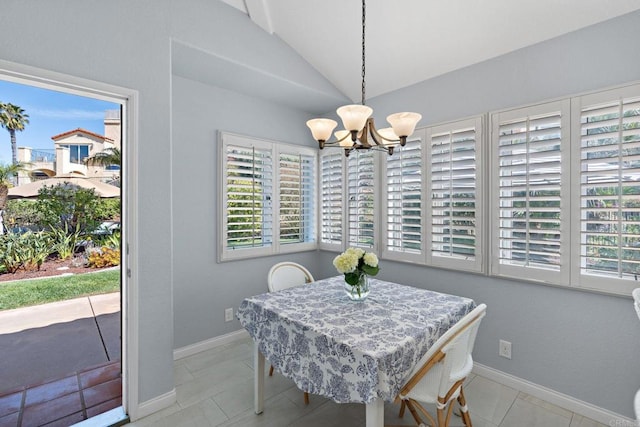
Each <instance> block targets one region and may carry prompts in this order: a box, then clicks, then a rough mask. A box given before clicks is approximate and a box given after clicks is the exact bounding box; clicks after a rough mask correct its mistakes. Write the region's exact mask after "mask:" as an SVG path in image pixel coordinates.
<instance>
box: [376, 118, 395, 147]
mask: <svg viewBox="0 0 640 427" xmlns="http://www.w3.org/2000/svg"><path fill="white" fill-rule="evenodd" d="M370 129H371V136H372V137H373V140H374V141H375V143H376V144H378V145H382V146H385V145H386V144H385V142H384V141H387V142H390V143H393V144H395V143H398V142H400V138H398V139H389V138H385V137H384V136H382V135H381V134H380V133H378V130H377V129H376V127H375V126H374V125H373V119H371V128H370ZM378 138H380V140H381V141H382V142H379V141H378Z"/></svg>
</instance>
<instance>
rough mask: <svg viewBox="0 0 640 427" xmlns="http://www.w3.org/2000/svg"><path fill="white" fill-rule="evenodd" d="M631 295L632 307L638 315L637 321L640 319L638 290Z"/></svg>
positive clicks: (639, 291) (639, 295)
mask: <svg viewBox="0 0 640 427" xmlns="http://www.w3.org/2000/svg"><path fill="white" fill-rule="evenodd" d="M631 295H633V306H634V307H635V309H636V313H637V314H638V319H640V288H635V289H634V290H633V292H631Z"/></svg>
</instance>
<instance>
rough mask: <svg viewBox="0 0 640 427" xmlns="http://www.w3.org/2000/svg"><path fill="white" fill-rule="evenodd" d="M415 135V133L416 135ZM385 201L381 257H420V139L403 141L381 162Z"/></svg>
mask: <svg viewBox="0 0 640 427" xmlns="http://www.w3.org/2000/svg"><path fill="white" fill-rule="evenodd" d="M418 133H419V132H418ZM384 165H385V167H384V172H385V182H386V183H385V186H386V198H385V199H384V204H385V206H384V212H383V221H382V222H383V227H384V233H385V234H384V236H385V242H384V243H383V251H382V253H383V257H385V258H389V259H394V258H398V259H401V260H407V259H410V258H413V257H416V256H419V257H416V259H417V260H420V259H422V254H423V246H424V243H423V237H422V236H423V224H424V220H423V194H422V189H423V184H422V177H423V170H422V169H423V160H422V140H420V139H418V140H410V141H407V143H406V144H405V146H404V147H402V148H398V149H397V150H395V151H394V153H393V155H391V156H389V155H385V161H384Z"/></svg>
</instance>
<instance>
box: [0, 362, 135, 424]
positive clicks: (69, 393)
mask: <svg viewBox="0 0 640 427" xmlns="http://www.w3.org/2000/svg"><path fill="white" fill-rule="evenodd" d="M121 402H122V381H121V376H120V362H119V361H117V362H109V363H104V364H102V365H99V366H95V367H92V368H89V369H85V370H82V371H80V372H77V373H76V374H74V375H71V376H68V377H66V378H62V379H59V380H56V381H51V382H47V383H44V384H40V385H37V386H34V387H28V388H20V389H17V390H14V391H13V392H9V393H7V394H4V395H3V396H0V427H39V426H47V427H58V426H60V427H63V426H64V427H66V426H69V425H71V424H74V423H77V422H80V421H83V420H86V419H87V418H90V417H92V416H94V415H97V414H100V413H103V412H106V411H108V410H110V409H113V408H115V407H118V406H120V405H121Z"/></svg>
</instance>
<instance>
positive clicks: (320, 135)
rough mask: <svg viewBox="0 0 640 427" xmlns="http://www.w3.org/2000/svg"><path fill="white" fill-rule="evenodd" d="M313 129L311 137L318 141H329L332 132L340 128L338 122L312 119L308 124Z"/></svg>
mask: <svg viewBox="0 0 640 427" xmlns="http://www.w3.org/2000/svg"><path fill="white" fill-rule="evenodd" d="M307 126H309V129H311V135H313V139H315V140H316V141H327V140H328V139H329V138H330V137H331V132H333V130H334V129H335V128H336V126H338V122H336V121H335V120H331V119H311V120H309V121H308V122H307Z"/></svg>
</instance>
